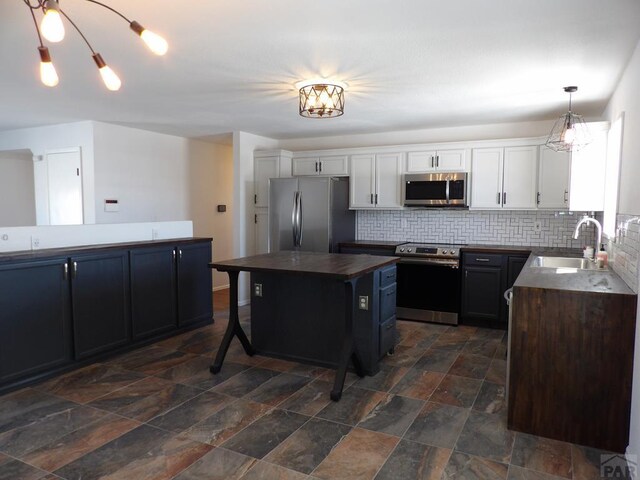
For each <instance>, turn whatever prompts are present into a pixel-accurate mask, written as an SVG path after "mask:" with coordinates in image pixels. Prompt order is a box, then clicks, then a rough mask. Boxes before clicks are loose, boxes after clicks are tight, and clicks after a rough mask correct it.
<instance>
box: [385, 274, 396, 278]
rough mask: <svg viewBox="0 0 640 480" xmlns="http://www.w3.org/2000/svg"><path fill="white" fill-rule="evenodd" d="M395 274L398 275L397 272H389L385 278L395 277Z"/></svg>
mask: <svg viewBox="0 0 640 480" xmlns="http://www.w3.org/2000/svg"><path fill="white" fill-rule="evenodd" d="M395 276H396V275H395V273H390V274H388V275H387V276H386V277H385V278H393V277H395Z"/></svg>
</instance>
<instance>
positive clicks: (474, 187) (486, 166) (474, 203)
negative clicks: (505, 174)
mask: <svg viewBox="0 0 640 480" xmlns="http://www.w3.org/2000/svg"><path fill="white" fill-rule="evenodd" d="M503 156H504V150H503V149H502V148H476V149H474V150H473V153H472V160H471V162H472V163H471V205H470V206H471V207H472V208H501V207H502V161H503Z"/></svg>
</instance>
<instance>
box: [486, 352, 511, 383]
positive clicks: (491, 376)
mask: <svg viewBox="0 0 640 480" xmlns="http://www.w3.org/2000/svg"><path fill="white" fill-rule="evenodd" d="M485 380H487V381H489V382H493V383H496V384H498V385H506V383H507V361H506V360H503V359H500V358H494V359H493V360H492V361H491V365H489V369H488V370H487V375H486V377H485Z"/></svg>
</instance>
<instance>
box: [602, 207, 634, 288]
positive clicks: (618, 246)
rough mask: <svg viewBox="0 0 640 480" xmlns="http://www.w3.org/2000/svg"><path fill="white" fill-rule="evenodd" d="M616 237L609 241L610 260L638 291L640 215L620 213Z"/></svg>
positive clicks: (618, 272)
mask: <svg viewBox="0 0 640 480" xmlns="http://www.w3.org/2000/svg"><path fill="white" fill-rule="evenodd" d="M616 225H618V228H617V229H616V237H615V240H610V241H609V252H610V255H611V258H610V261H611V264H612V266H613V269H614V270H615V272H616V273H617V274H618V275H620V277H622V279H623V280H624V281H625V282H626V283H627V285H629V287H630V288H631V289H632V290H633V291H634V292H636V293H638V257H639V256H640V254H639V252H640V217H638V216H631V215H618V216H617V218H616Z"/></svg>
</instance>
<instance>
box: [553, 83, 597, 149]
mask: <svg viewBox="0 0 640 480" xmlns="http://www.w3.org/2000/svg"><path fill="white" fill-rule="evenodd" d="M564 91H565V92H567V93H568V94H569V111H568V112H567V113H565V114H563V115H561V116H560V118H558V120H556V123H555V125H554V126H553V128H552V129H551V133H550V134H549V138H548V139H547V143H546V146H547V147H549V148H551V149H553V150H555V151H556V152H571V151H573V150H579V149H580V148H582V147H584V146H585V145H587V144H588V143H590V142H591V136H590V135H589V129H588V128H587V124H586V123H585V121H584V119H583V118H582V115H576V114H575V113H573V112H572V111H571V95H572V94H573V93H575V92H577V91H578V87H575V86H573V87H564Z"/></svg>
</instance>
